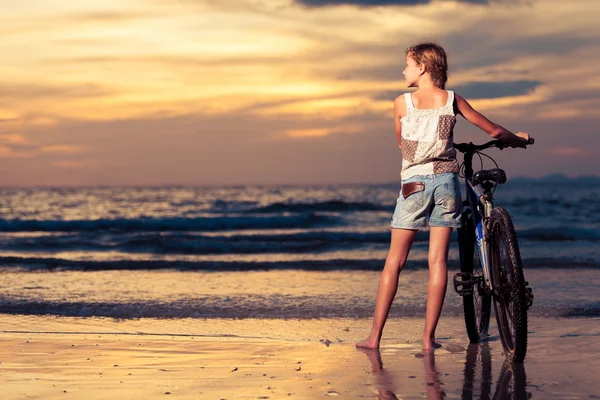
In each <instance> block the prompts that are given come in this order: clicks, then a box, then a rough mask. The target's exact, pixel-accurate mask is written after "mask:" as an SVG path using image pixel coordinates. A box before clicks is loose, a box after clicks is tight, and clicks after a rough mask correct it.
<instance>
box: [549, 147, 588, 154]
mask: <svg viewBox="0 0 600 400" xmlns="http://www.w3.org/2000/svg"><path fill="white" fill-rule="evenodd" d="M549 152H550V154H554V155H556V156H565V157H575V156H582V155H586V154H588V150H587V149H584V148H583V147H575V146H565V147H554V148H552V149H550V151H549Z"/></svg>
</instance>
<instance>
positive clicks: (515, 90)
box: [451, 81, 542, 99]
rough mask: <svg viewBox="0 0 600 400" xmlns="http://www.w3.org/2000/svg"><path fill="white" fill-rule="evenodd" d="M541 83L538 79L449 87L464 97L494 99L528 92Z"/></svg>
mask: <svg viewBox="0 0 600 400" xmlns="http://www.w3.org/2000/svg"><path fill="white" fill-rule="evenodd" d="M541 84H542V82H539V81H513V82H471V83H467V84H464V85H458V86H454V87H452V88H451V89H452V90H454V91H456V92H457V93H459V94H460V95H461V96H462V97H464V98H466V99H495V98H498V97H511V96H522V95H525V94H529V93H531V92H532V91H533V90H534V89H536V88H537V87H538V86H540V85H541Z"/></svg>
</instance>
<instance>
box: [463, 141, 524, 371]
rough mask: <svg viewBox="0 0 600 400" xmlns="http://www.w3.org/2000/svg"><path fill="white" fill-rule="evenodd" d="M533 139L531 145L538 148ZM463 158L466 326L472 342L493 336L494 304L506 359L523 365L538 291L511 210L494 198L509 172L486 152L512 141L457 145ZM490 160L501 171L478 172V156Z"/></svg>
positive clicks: (500, 147)
mask: <svg viewBox="0 0 600 400" xmlns="http://www.w3.org/2000/svg"><path fill="white" fill-rule="evenodd" d="M533 143H534V141H533V139H529V143H528V144H533ZM454 147H455V148H456V149H457V150H458V151H460V152H461V153H463V154H464V161H463V164H462V167H461V170H462V169H464V179H465V186H466V194H467V196H466V200H465V201H464V202H463V212H462V227H461V228H459V229H458V243H459V254H460V266H461V267H460V269H461V272H459V273H457V274H456V275H455V276H454V279H453V283H454V289H455V290H456V292H457V293H458V294H459V295H461V296H462V297H463V308H464V314H465V325H466V328H467V334H468V336H469V341H470V342H471V343H479V342H480V341H481V340H482V339H483V338H485V337H486V336H487V335H488V329H489V324H490V315H491V303H492V301H493V303H494V309H495V314H496V322H497V324H498V330H499V332H500V339H501V340H502V346H503V348H504V352H505V355H506V358H507V359H508V360H510V361H514V362H518V363H522V362H523V360H524V359H525V354H526V352H527V310H528V309H529V307H531V305H532V304H533V291H532V289H531V288H530V287H529V283H528V282H526V281H525V278H524V274H523V266H522V263H521V255H520V252H519V243H518V241H517V236H516V233H515V229H514V226H513V223H512V220H511V218H510V215H509V214H508V212H507V211H506V210H505V209H504V208H502V207H500V206H498V204H497V202H496V200H494V198H493V194H494V191H495V189H496V186H497V185H501V184H504V183H505V182H506V173H505V172H504V171H503V170H502V169H500V168H498V164H497V163H496V161H494V159H493V158H491V157H490V156H488V155H487V154H484V153H482V151H483V150H486V149H489V148H492V147H496V148H499V149H500V150H502V149H504V148H506V147H509V145H508V144H507V143H504V142H501V141H499V140H492V141H490V142H487V143H485V144H483V145H475V144H473V143H457V144H455V145H454ZM475 154H477V155H478V156H479V157H480V160H481V164H482V167H483V159H482V158H481V156H482V155H483V156H485V157H488V158H489V159H491V160H492V161H493V162H494V164H495V165H496V168H493V169H490V170H484V169H482V170H480V171H477V172H475V173H473V156H474V155H475Z"/></svg>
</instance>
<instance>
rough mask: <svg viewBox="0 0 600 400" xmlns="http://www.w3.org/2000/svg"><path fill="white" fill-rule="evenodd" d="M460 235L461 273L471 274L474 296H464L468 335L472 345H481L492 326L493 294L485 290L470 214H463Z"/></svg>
mask: <svg viewBox="0 0 600 400" xmlns="http://www.w3.org/2000/svg"><path fill="white" fill-rule="evenodd" d="M461 229H462V230H461V232H460V235H459V239H460V240H459V252H460V259H461V266H460V269H461V272H463V273H468V274H471V277H472V281H473V294H465V295H464V296H463V309H464V313H465V325H466V328H467V335H468V336H469V341H470V342H471V343H479V342H480V341H481V339H482V338H484V337H486V336H487V333H488V328H489V326H490V314H491V303H492V297H491V294H490V293H488V291H487V290H486V288H485V281H484V278H483V268H482V266H481V257H480V255H479V248H478V246H477V243H476V240H475V227H474V226H473V219H472V218H471V215H470V214H468V213H463V218H462V228H461Z"/></svg>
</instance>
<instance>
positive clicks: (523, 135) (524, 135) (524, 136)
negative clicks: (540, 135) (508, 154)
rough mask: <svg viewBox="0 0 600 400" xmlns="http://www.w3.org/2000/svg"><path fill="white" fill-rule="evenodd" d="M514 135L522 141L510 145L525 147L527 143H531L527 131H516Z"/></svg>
mask: <svg viewBox="0 0 600 400" xmlns="http://www.w3.org/2000/svg"><path fill="white" fill-rule="evenodd" d="M516 136H518V137H520V138H521V139H523V140H522V143H521V144H519V145H512V146H511V147H522V148H525V147H527V145H528V144H533V139H532V138H530V137H529V133H527V132H519V133H516Z"/></svg>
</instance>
